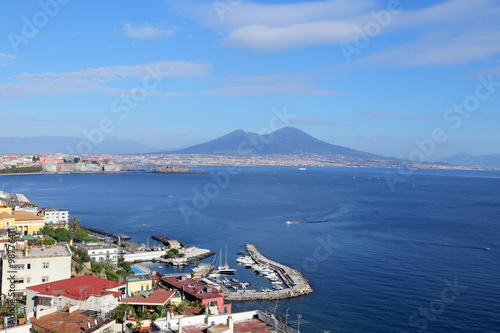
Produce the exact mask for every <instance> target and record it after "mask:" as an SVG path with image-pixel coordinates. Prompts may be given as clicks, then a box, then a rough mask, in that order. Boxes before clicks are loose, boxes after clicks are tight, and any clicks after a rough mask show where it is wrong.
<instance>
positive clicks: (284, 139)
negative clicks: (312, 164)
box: [158, 127, 386, 159]
mask: <svg viewBox="0 0 500 333" xmlns="http://www.w3.org/2000/svg"><path fill="white" fill-rule="evenodd" d="M303 153H308V154H332V155H345V156H349V157H364V158H384V159H385V158H386V157H384V156H379V155H375V154H371V153H367V152H363V151H359V150H355V149H352V148H347V147H343V146H338V145H333V144H330V143H327V142H324V141H321V140H318V139H316V138H314V137H312V136H311V135H309V134H307V133H306V132H304V131H302V130H300V129H298V128H294V127H282V128H280V129H277V130H276V131H274V132H272V133H269V134H264V135H261V134H257V133H253V132H245V131H243V130H241V129H238V130H235V131H232V132H230V133H228V134H226V135H223V136H221V137H218V138H216V139H213V140H210V141H207V142H205V143H200V144H197V145H193V146H190V147H187V148H184V149H179V150H174V151H162V152H158V154H221V155H248V154H257V155H268V154H303Z"/></svg>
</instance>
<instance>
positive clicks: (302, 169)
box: [299, 168, 307, 171]
mask: <svg viewBox="0 0 500 333" xmlns="http://www.w3.org/2000/svg"><path fill="white" fill-rule="evenodd" d="M299 170H300V171H305V170H307V169H306V168H299Z"/></svg>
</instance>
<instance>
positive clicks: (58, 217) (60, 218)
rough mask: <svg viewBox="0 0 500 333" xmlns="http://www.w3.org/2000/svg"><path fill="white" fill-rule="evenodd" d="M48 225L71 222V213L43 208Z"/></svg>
mask: <svg viewBox="0 0 500 333" xmlns="http://www.w3.org/2000/svg"><path fill="white" fill-rule="evenodd" d="M42 213H43V215H44V217H45V223H46V224H49V225H50V224H63V225H66V224H68V222H69V212H68V211H67V210H64V209H52V208H42Z"/></svg>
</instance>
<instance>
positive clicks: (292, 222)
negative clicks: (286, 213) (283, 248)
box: [285, 221, 300, 224]
mask: <svg viewBox="0 0 500 333" xmlns="http://www.w3.org/2000/svg"><path fill="white" fill-rule="evenodd" d="M285 223H286V224H297V223H300V222H294V221H286V222H285Z"/></svg>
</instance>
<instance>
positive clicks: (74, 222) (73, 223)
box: [69, 216, 82, 233]
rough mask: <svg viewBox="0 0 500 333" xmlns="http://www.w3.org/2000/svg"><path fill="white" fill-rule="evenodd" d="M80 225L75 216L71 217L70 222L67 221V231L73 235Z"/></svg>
mask: <svg viewBox="0 0 500 333" xmlns="http://www.w3.org/2000/svg"><path fill="white" fill-rule="evenodd" d="M81 225H82V222H81V221H80V220H79V219H78V217H76V216H73V217H72V218H71V219H70V220H69V229H70V230H71V232H73V233H75V232H76V230H77V229H78V228H79V227H81Z"/></svg>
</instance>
